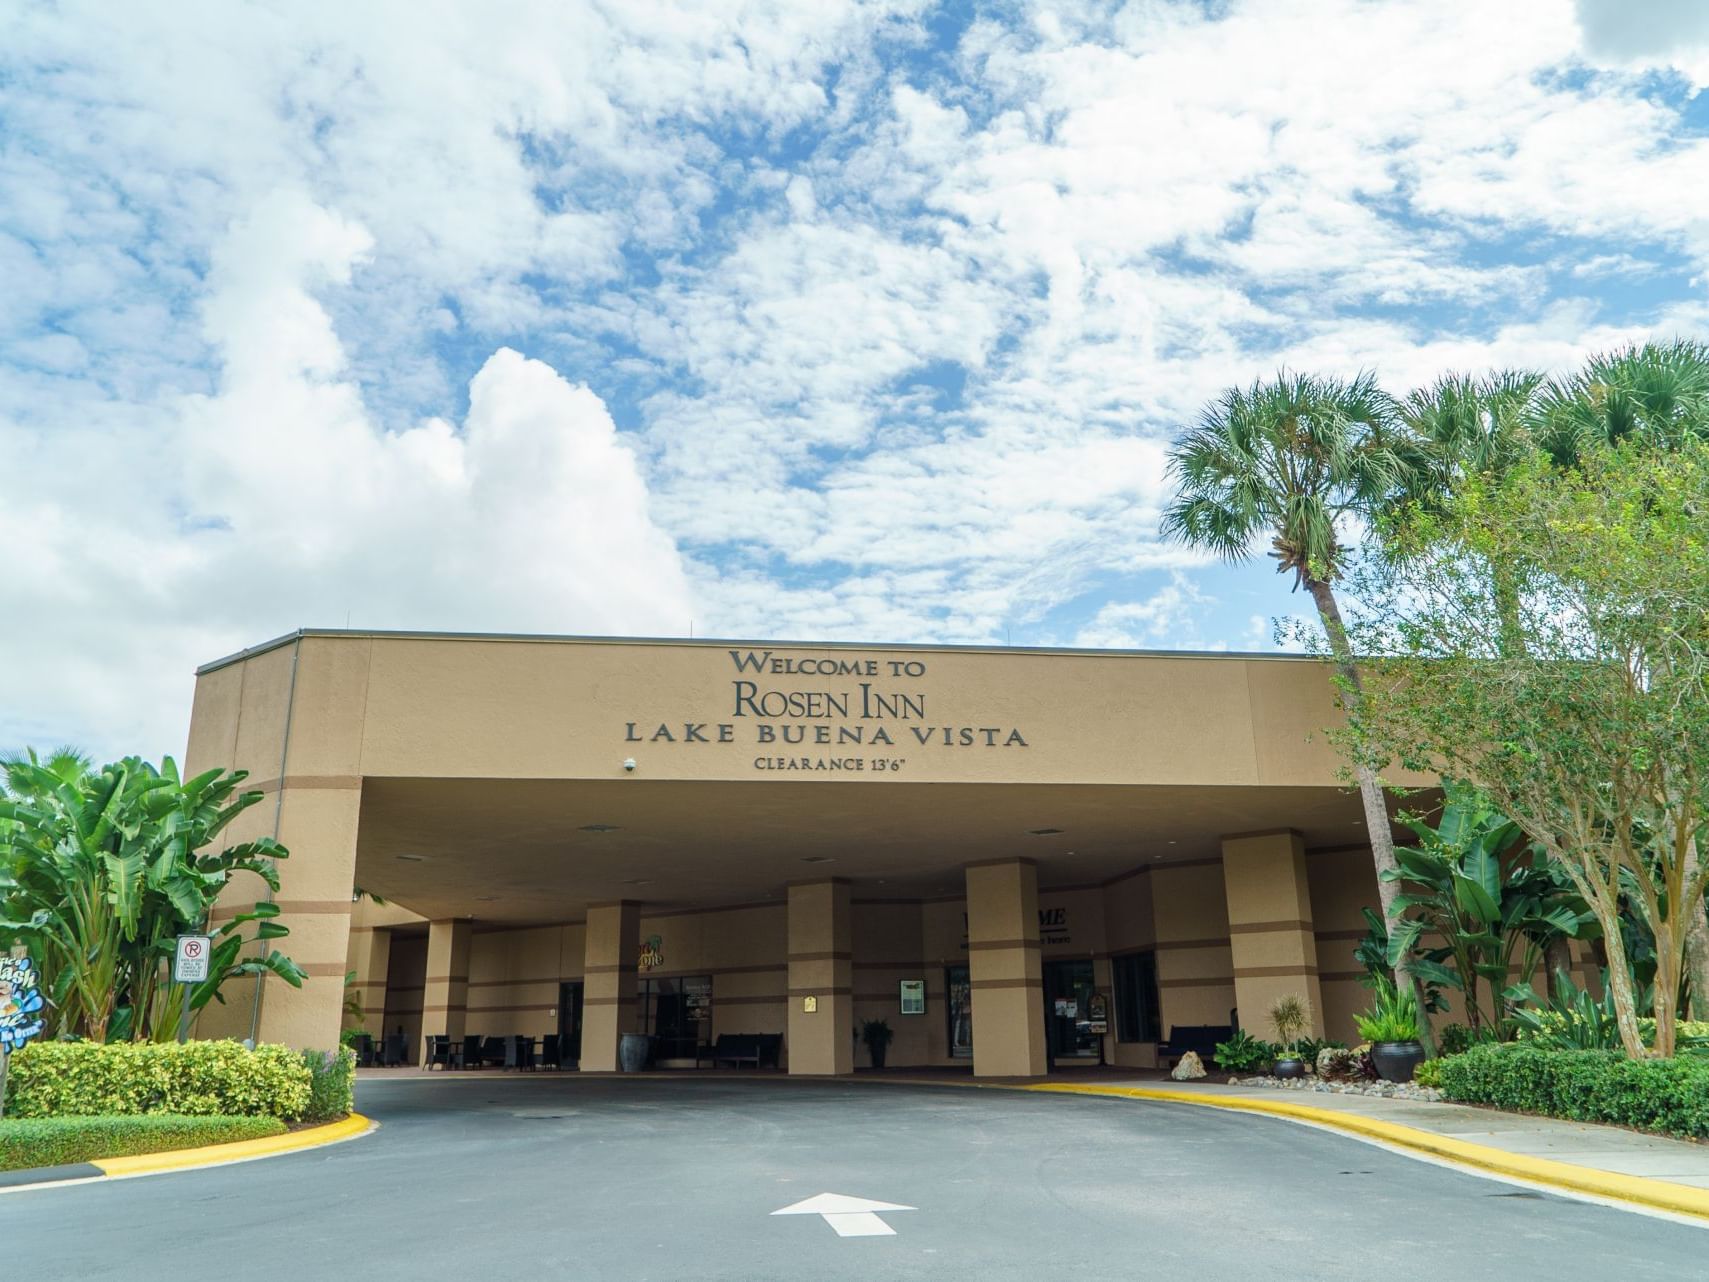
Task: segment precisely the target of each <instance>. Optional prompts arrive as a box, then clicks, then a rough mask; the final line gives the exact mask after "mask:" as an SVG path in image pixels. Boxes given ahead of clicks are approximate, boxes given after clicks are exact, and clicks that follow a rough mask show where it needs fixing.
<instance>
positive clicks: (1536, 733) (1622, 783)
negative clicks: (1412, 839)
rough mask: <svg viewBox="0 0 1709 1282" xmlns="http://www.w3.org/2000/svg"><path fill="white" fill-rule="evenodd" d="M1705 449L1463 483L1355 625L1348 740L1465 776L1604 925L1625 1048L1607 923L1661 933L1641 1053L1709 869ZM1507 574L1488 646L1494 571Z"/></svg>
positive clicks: (1641, 445) (1612, 930) (1626, 992)
mask: <svg viewBox="0 0 1709 1282" xmlns="http://www.w3.org/2000/svg"><path fill="white" fill-rule="evenodd" d="M1706 514H1709V444H1704V443H1702V442H1699V441H1696V440H1694V439H1690V438H1687V439H1685V440H1682V441H1680V442H1678V443H1677V447H1676V448H1666V449H1658V448H1655V447H1654V446H1653V445H1650V444H1648V443H1646V442H1644V441H1643V440H1641V439H1640V440H1636V441H1632V442H1629V443H1628V444H1626V445H1624V446H1619V447H1611V446H1599V447H1596V448H1593V449H1591V450H1590V451H1588V452H1587V453H1584V454H1582V455H1581V456H1580V457H1579V458H1578V460H1577V461H1576V462H1575V464H1574V465H1573V466H1571V467H1566V468H1562V467H1557V466H1554V465H1552V464H1551V463H1550V462H1549V461H1548V460H1547V459H1545V458H1542V457H1539V458H1537V459H1535V460H1533V461H1530V462H1527V463H1525V464H1523V465H1521V466H1519V467H1517V468H1515V469H1513V470H1512V471H1511V472H1510V473H1509V474H1508V475H1507V476H1506V477H1504V478H1502V479H1500V480H1498V481H1497V480H1490V479H1486V478H1482V477H1472V478H1468V479H1467V481H1466V482H1465V483H1464V484H1463V485H1462V486H1461V488H1460V489H1459V491H1458V492H1457V493H1456V494H1455V495H1454V496H1453V497H1452V498H1451V499H1450V500H1449V501H1448V502H1447V503H1446V504H1445V505H1444V507H1443V509H1442V511H1441V512H1440V513H1435V514H1432V513H1424V512H1420V511H1415V512H1413V513H1412V514H1411V515H1410V516H1409V517H1408V518H1407V521H1406V522H1404V523H1403V524H1401V525H1400V526H1398V527H1397V528H1396V529H1394V530H1392V531H1391V539H1394V540H1398V541H1401V543H1402V546H1403V547H1404V549H1405V551H1404V554H1403V555H1398V556H1394V555H1391V556H1386V557H1382V558H1373V559H1372V560H1370V561H1368V562H1367V563H1366V565H1365V567H1364V569H1363V570H1362V571H1361V573H1360V575H1359V576H1358V577H1359V579H1360V581H1359V583H1358V585H1357V587H1358V595H1359V597H1360V598H1361V601H1362V608H1361V612H1360V614H1359V615H1358V616H1357V618H1356V619H1355V620H1354V622H1353V624H1352V625H1351V628H1350V635H1351V639H1352V641H1353V644H1354V645H1355V646H1356V647H1357V648H1358V650H1359V651H1360V652H1361V654H1363V655H1365V656H1367V657H1366V658H1365V659H1364V660H1363V664H1364V667H1365V675H1366V685H1365V698H1366V708H1367V715H1366V716H1363V717H1360V718H1358V719H1356V720H1354V721H1352V722H1350V723H1349V725H1348V727H1347V728H1346V729H1345V730H1344V731H1340V732H1338V734H1339V735H1341V736H1343V737H1346V738H1349V739H1352V740H1356V743H1355V745H1354V747H1355V750H1357V751H1361V752H1364V753H1368V754H1392V755H1393V756H1395V757H1397V758H1398V759H1400V760H1401V761H1402V762H1403V763H1404V764H1406V765H1408V766H1410V767H1412V768H1415V769H1426V770H1434V771H1437V772H1440V773H1444V774H1450V775H1453V776H1456V777H1460V778H1466V779H1472V780H1475V781H1476V782H1477V784H1478V786H1479V787H1480V788H1481V789H1482V790H1483V791H1484V793H1485V794H1487V795H1488V797H1489V798H1490V800H1491V801H1492V802H1493V803H1494V805H1495V806H1497V807H1498V808H1499V809H1500V810H1501V811H1502V812H1503V813H1504V814H1506V815H1508V816H1511V817H1512V819H1513V820H1514V821H1515V822H1517V823H1518V824H1519V825H1520V826H1521V827H1522V828H1523V829H1524V830H1525V832H1526V833H1527V834H1528V835H1530V836H1531V837H1532V838H1533V839H1535V840H1536V841H1537V842H1538V843H1539V844H1540V845H1541V846H1542V847H1543V849H1544V850H1545V851H1546V852H1547V853H1548V855H1549V856H1551V858H1552V859H1553V860H1554V861H1555V863H1556V864H1557V865H1558V866H1559V867H1560V868H1561V869H1562V870H1563V871H1564V872H1565V874H1566V875H1567V876H1568V878H1569V879H1570V880H1571V882H1572V884H1573V887H1574V889H1575V890H1577V891H1578V893H1579V894H1580V895H1581V896H1582V897H1583V899H1584V900H1585V902H1586V905H1587V906H1588V908H1589V910H1590V911H1591V912H1592V913H1593V914H1594V915H1595V917H1596V920H1597V923H1598V925H1599V926H1600V928H1601V932H1602V939H1603V946H1604V948H1605V949H1606V952H1607V959H1608V974H1609V983H1610V987H1611V991H1612V998H1613V1002H1614V1007H1615V1010H1616V1013H1617V1015H1618V1017H1619V1023H1620V1032H1621V1041H1622V1044H1623V1045H1624V1047H1625V1048H1626V1050H1627V1052H1628V1053H1629V1054H1631V1055H1633V1056H1641V1055H1644V1054H1646V1053H1647V1051H1646V1048H1645V1046H1644V1043H1643V1040H1642V1038H1641V1037H1640V1032H1639V1026H1638V1012H1637V1009H1636V1006H1637V996H1638V993H1637V988H1636V985H1635V981H1634V976H1633V973H1632V966H1631V959H1630V957H1629V956H1628V953H1627V949H1626V946H1625V944H1624V941H1623V939H1622V934H1621V924H1620V918H1621V913H1622V910H1623V908H1626V907H1630V908H1631V909H1632V910H1633V911H1634V912H1636V913H1637V914H1638V915H1639V916H1640V917H1641V919H1642V920H1643V922H1644V924H1645V925H1646V926H1647V927H1648V928H1649V930H1650V932H1651V934H1652V935H1653V938H1654V940H1655V952H1656V980H1655V995H1654V1012H1655V1018H1656V1040H1655V1047H1654V1053H1656V1054H1659V1055H1669V1054H1671V1053H1672V1052H1673V1048H1674V1042H1675V1022H1676V1016H1677V1008H1678V1000H1679V995H1680V992H1681V990H1682V969H1683V962H1684V952H1685V939H1686V933H1687V922H1688V920H1689V917H1690V914H1691V910H1692V906H1693V905H1697V904H1700V903H1701V900H1702V897H1703V894H1704V888H1705V881H1706V880H1709V872H1706V870H1705V868H1704V866H1703V864H1702V863H1701V861H1700V860H1699V859H1698V843H1699V841H1700V840H1701V839H1702V836H1703V830H1704V825H1705V822H1706V821H1709V686H1706V674H1709V538H1705V534H1704V531H1705V522H1704V518H1705V515H1706ZM1493 564H1506V565H1508V566H1511V567H1514V568H1515V571H1516V574H1517V575H1518V583H1517V586H1518V590H1519V593H1520V599H1521V601H1522V603H1523V606H1524V609H1523V612H1522V626H1523V628H1524V636H1523V646H1522V647H1521V648H1520V649H1519V650H1517V651H1515V650H1513V649H1511V648H1509V647H1507V646H1506V645H1504V644H1503V642H1502V640H1501V628H1500V618H1501V608H1500V604H1499V603H1498V602H1497V601H1496V599H1495V594H1494V593H1493V592H1492V591H1491V589H1490V587H1489V584H1490V579H1491V576H1490V574H1489V568H1488V567H1489V566H1490V565H1493Z"/></svg>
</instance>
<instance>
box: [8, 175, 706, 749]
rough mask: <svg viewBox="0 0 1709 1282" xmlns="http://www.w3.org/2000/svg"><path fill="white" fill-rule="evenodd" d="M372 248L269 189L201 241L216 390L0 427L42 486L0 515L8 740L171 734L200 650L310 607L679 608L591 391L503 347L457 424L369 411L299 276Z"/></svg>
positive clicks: (582, 616) (674, 624)
mask: <svg viewBox="0 0 1709 1282" xmlns="http://www.w3.org/2000/svg"><path fill="white" fill-rule="evenodd" d="M372 243H373V242H372V240H371V238H370V237H369V235H368V234H367V232H366V231H365V230H364V229H363V228H361V227H360V226H358V225H356V224H354V223H351V222H348V221H346V220H343V219H340V218H338V217H337V216H335V215H333V214H332V213H330V212H328V211H326V210H324V209H321V208H320V207H319V206H317V205H315V204H313V203H312V202H311V201H309V200H307V199H306V198H304V197H303V196H301V195H300V194H298V193H291V192H281V193H278V194H276V195H274V196H271V197H269V198H267V199H266V200H264V201H263V202H261V203H260V205H259V206H258V207H257V209H256V210H255V212H254V213H253V214H252V215H251V216H250V217H248V218H246V219H243V220H241V221H240V222H239V223H237V224H236V225H234V227H233V228H232V229H231V231H230V233H229V234H228V235H227V236H226V237H225V239H224V240H223V241H222V243H221V244H220V245H219V247H218V248H217V249H216V251H215V252H214V254H213V268H212V271H211V272H210V294H209V298H208V302H207V305H206V307H205V308H204V309H203V310H204V323H205V328H206V337H207V339H208V341H209V342H210V344H212V345H213V346H214V347H215V348H216V349H217V350H218V351H219V352H220V353H221V375H220V379H219V383H218V386H217V388H216V389H215V390H214V391H213V392H212V393H211V394H207V395H202V394H196V395H191V396H188V397H184V398H181V399H177V400H174V401H172V402H170V403H168V404H166V405H164V406H162V407H159V408H158V409H157V410H156V411H155V412H154V413H153V414H152V415H151V422H149V423H148V425H147V427H146V430H142V431H138V432H135V433H133V434H132V435H130V436H128V437H113V436H111V435H107V436H106V437H105V439H101V436H100V434H97V433H92V432H69V433H63V434H60V435H58V436H55V437H52V438H48V437H41V436H30V435H26V434H23V433H19V432H16V431H10V432H5V433H0V451H3V453H0V458H3V460H4V465H5V466H6V470H7V472H8V473H10V474H14V475H18V474H22V475H28V476H30V477H31V478H32V479H33V480H34V482H35V483H34V485H33V486H32V488H31V490H30V492H29V494H28V495H27V497H26V499H25V502H24V503H23V504H21V505H17V506H10V507H8V508H6V509H4V510H0V539H4V540H5V542H6V543H7V545H8V546H10V547H13V548H18V549H25V550H27V553H28V554H27V555H25V556H22V557H20V560H19V563H17V564H16V565H15V566H14V569H13V570H12V571H11V572H10V573H9V584H8V586H9V589H10V591H11V595H12V597H13V599H14V600H15V601H19V602H22V603H24V604H27V605H28V607H29V611H30V617H32V618H33V619H35V620H36V624H35V625H34V626H14V627H10V628H8V629H6V631H5V632H4V634H3V636H0V673H3V674H4V677H5V684H6V695H5V699H4V704H5V707H6V709H7V713H8V717H9V718H10V719H11V725H12V727H15V728H16V730H18V731H22V732H23V733H24V734H25V735H27V736H29V737H31V738H38V739H39V738H45V739H48V740H52V741H55V742H57V741H58V740H59V739H62V738H75V739H80V740H82V741H84V742H87V743H90V744H91V745H92V746H97V747H99V748H102V749H111V748H114V747H116V746H118V745H123V744H134V743H137V742H140V741H148V740H150V739H154V740H155V744H154V745H153V746H154V750H156V751H172V750H175V749H176V747H177V745H176V744H174V743H172V742H170V741H168V742H165V743H160V742H158V737H160V736H161V735H162V732H163V730H165V728H167V727H171V726H173V725H175V724H177V725H181V724H182V722H183V718H184V713H185V710H186V709H187V707H188V695H189V679H190V673H191V668H192V667H193V665H194V664H195V662H197V661H198V660H203V659H208V658H213V657H215V656H217V655H219V654H222V653H226V652H228V651H231V650H234V649H237V648H239V647H241V646H242V645H245V644H250V643H252V642H254V641H257V640H260V639H262V638H263V637H265V636H267V635H272V634H274V633H277V632H281V631H286V630H288V629H290V628H292V627H294V626H297V625H299V624H304V623H313V624H318V625H320V626H343V625H345V624H346V623H347V622H348V623H350V624H351V625H353V626H356V627H403V628H410V627H416V628H432V627H464V628H492V629H498V630H516V631H545V632H563V631H613V632H622V631H636V632H642V633H648V632H676V631H680V630H682V629H683V628H684V627H685V625H686V622H687V621H688V620H689V619H690V618H692V617H693V605H692V598H691V596H690V594H689V591H688V588H687V585H686V580H685V577H684V574H683V570H682V566H681V563H680V560H679V558H678V555H677V551H676V547H675V545H674V543H673V542H672V540H671V539H670V538H669V537H668V536H667V535H665V534H664V533H663V532H662V531H661V530H660V529H659V527H658V526H657V525H656V524H654V522H653V521H652V519H651V517H650V515H649V512H648V496H647V492H646V486H645V484H644V483H643V481H642V478H641V476H640V472H639V470H638V468H637V465H636V462H635V458H634V455H633V454H632V453H631V452H630V450H629V449H628V448H627V447H626V446H625V445H624V444H623V442H622V441H621V440H620V438H619V437H618V434H617V432H616V429H615V427H614V425H613V424H612V421H611V418H610V415H609V414H608V413H607V412H606V410H605V407H604V405H603V404H602V403H601V401H600V399H599V398H598V397H597V396H595V395H594V394H593V393H592V392H590V391H589V390H588V389H587V388H586V387H584V386H574V385H572V384H570V383H568V382H566V381H565V380H564V379H563V378H561V377H560V376H559V375H558V374H556V373H555V372H554V371H553V370H551V369H550V368H549V367H547V366H546V365H544V364H542V363H540V362H538V361H531V360H528V359H526V358H524V357H523V356H521V355H519V354H518V353H516V352H514V351H511V350H509V349H501V350H499V351H497V352H495V353H494V354H493V355H492V356H491V357H490V358H489V359H488V360H487V361H486V363H485V364H484V365H483V366H482V368H481V370H480V372H479V373H478V374H477V375H476V376H475V378H474V380H473V382H472V383H471V384H470V387H469V410H468V414H467V416H466V417H465V419H464V420H463V422H462V423H461V424H460V425H453V424H451V423H448V422H446V421H444V420H443V419H429V420H425V421H423V422H420V423H418V424H416V425H414V426H411V427H408V428H406V429H404V430H401V431H386V430H383V429H382V428H381V427H380V426H379V425H378V424H377V423H376V422H375V421H374V419H373V416H372V414H371V413H370V411H369V410H368V408H367V406H366V405H365V404H364V402H363V399H362V395H361V392H360V391H359V389H358V388H357V387H356V386H355V385H354V384H353V383H352V382H350V381H349V379H348V370H347V367H346V361H345V353H344V350H343V348H342V346H341V344H340V342H339V339H338V336H337V334H336V333H335V332H334V329H333V326H332V323H331V320H330V318H329V317H328V315H327V313H326V311H325V310H324V309H323V308H322V307H321V305H320V304H319V302H318V301H317V299H316V296H315V292H314V291H315V290H316V289H323V288H335V287H337V286H338V285H339V284H341V283H342V282H344V281H346V280H348V279H349V276H350V273H351V271H352V270H353V269H354V268H355V266H356V265H357V263H358V262H359V261H360V260H361V258H362V257H363V256H364V255H365V254H366V253H367V252H368V250H369V248H370V246H371V245H372ZM97 498H98V499H99V501H96V500H97ZM20 571H22V573H21V574H20ZM92 675H93V676H94V677H95V678H96V679H94V680H91V677H92ZM167 732H168V733H169V731H167Z"/></svg>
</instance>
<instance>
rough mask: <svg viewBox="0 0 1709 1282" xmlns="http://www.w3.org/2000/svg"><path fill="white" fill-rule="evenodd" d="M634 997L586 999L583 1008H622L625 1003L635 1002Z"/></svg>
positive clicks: (583, 1000) (583, 1001)
mask: <svg viewBox="0 0 1709 1282" xmlns="http://www.w3.org/2000/svg"><path fill="white" fill-rule="evenodd" d="M633 1001H635V998H633V997H584V998H582V1005H583V1006H621V1005H622V1004H623V1003H624V1002H633Z"/></svg>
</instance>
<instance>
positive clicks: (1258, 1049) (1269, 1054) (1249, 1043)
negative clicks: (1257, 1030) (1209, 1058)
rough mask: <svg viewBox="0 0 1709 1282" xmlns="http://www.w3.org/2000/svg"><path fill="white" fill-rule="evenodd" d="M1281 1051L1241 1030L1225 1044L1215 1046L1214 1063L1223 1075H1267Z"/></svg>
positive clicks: (1278, 1047) (1279, 1048) (1219, 1043)
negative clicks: (1257, 1073)
mask: <svg viewBox="0 0 1709 1282" xmlns="http://www.w3.org/2000/svg"><path fill="white" fill-rule="evenodd" d="M1281 1049H1282V1048H1281V1047H1280V1046H1276V1045H1274V1044H1272V1043H1270V1042H1267V1041H1265V1040H1264V1039H1263V1038H1261V1037H1254V1036H1252V1034H1251V1033H1248V1032H1247V1031H1245V1030H1244V1029H1241V1030H1239V1031H1238V1032H1236V1033H1235V1034H1234V1036H1233V1037H1231V1038H1229V1039H1228V1040H1227V1041H1226V1042H1218V1043H1217V1044H1216V1063H1217V1067H1218V1068H1220V1069H1222V1071H1223V1072H1225V1073H1252V1072H1259V1073H1268V1072H1269V1071H1270V1066H1271V1065H1272V1064H1274V1063H1275V1062H1276V1056H1277V1055H1278V1054H1280V1053H1281Z"/></svg>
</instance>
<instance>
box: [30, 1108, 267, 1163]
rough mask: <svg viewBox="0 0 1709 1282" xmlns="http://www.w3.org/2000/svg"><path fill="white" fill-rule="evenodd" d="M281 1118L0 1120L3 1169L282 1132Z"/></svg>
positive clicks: (149, 1115)
mask: <svg viewBox="0 0 1709 1282" xmlns="http://www.w3.org/2000/svg"><path fill="white" fill-rule="evenodd" d="M285 1129H286V1128H285V1124H284V1123H283V1122H281V1121H280V1120H279V1119H278V1118H276V1117H180V1116H176V1115H173V1114H168V1113H146V1114H142V1115H140V1116H135V1117H17V1118H6V1119H4V1120H0V1171H17V1170H23V1169H27V1168H29V1167H34V1166H60V1165H62V1164H64V1163H67V1162H92V1161H94V1160H96V1159H97V1158H103V1157H129V1156H131V1155H132V1154H135V1153H166V1152H170V1151H171V1150H173V1149H180V1148H196V1147H199V1146H200V1145H203V1144H225V1143H229V1142H230V1141H232V1140H256V1139H262V1138H264V1137H266V1136H269V1135H283V1134H284V1133H285Z"/></svg>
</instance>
